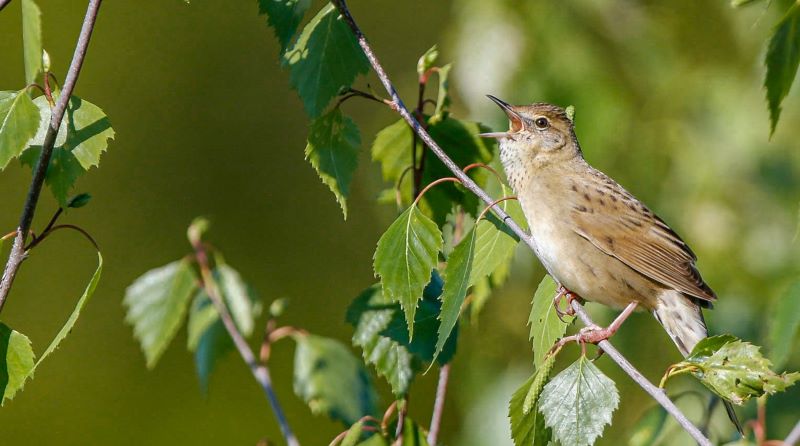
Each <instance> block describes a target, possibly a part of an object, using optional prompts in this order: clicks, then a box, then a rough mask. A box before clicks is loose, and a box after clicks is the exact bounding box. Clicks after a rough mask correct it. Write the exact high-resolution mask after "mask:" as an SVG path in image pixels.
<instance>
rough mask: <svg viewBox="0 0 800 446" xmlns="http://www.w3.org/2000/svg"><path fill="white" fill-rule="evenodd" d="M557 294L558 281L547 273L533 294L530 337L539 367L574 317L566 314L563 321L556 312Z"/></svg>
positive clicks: (536, 364) (535, 363)
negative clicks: (555, 299)
mask: <svg viewBox="0 0 800 446" xmlns="http://www.w3.org/2000/svg"><path fill="white" fill-rule="evenodd" d="M555 296H556V283H555V281H554V280H553V279H552V278H551V277H550V276H549V275H545V276H544V277H543V278H542V281H541V282H539V287H538V288H536V294H534V295H533V305H532V307H531V315H530V317H528V324H529V325H530V326H531V334H530V339H531V341H533V358H534V359H533V364H534V365H535V366H536V367H537V368H538V367H539V366H540V364H542V362H543V361H544V357H545V355H546V354H547V352H548V351H550V348H551V347H552V346H553V344H554V343H555V342H556V341H557V340H558V339H560V338H561V337H562V336H564V333H566V331H567V326H569V324H570V323H571V322H572V320H573V319H574V317H571V316H564V320H565V321H566V322H562V321H561V319H559V317H558V314H557V313H556V309H555V303H554V302H553V298H554V297H555Z"/></svg>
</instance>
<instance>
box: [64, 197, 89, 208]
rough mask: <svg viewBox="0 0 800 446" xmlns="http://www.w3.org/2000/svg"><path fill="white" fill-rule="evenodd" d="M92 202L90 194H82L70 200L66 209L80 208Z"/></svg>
mask: <svg viewBox="0 0 800 446" xmlns="http://www.w3.org/2000/svg"><path fill="white" fill-rule="evenodd" d="M91 200H92V196H91V194H87V193H82V194H78V195H75V196H74V197H72V198H70V199H69V201H68V202H67V207H68V208H72V209H77V208H82V207H84V206H86V205H87V204H89V202H90V201H91Z"/></svg>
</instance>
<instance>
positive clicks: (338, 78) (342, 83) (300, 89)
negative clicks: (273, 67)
mask: <svg viewBox="0 0 800 446" xmlns="http://www.w3.org/2000/svg"><path fill="white" fill-rule="evenodd" d="M283 62H284V63H285V64H286V65H287V66H288V67H289V82H290V83H291V84H292V87H293V88H294V89H295V90H297V93H298V94H299V95H300V98H301V99H302V100H303V104H304V105H305V107H306V112H307V113H308V115H309V116H311V117H312V118H315V117H317V116H319V115H321V114H322V112H323V111H324V110H325V107H326V106H327V105H328V103H329V102H330V101H331V99H333V97H334V96H336V95H337V94H339V92H340V91H342V89H345V88H349V87H350V86H351V85H352V84H353V81H354V80H355V78H356V76H358V75H359V74H362V73H366V72H367V70H368V69H369V62H368V61H367V58H366V57H365V56H364V53H363V52H362V51H361V48H360V47H359V46H358V42H356V39H355V37H354V36H353V33H352V32H351V31H350V29H349V28H348V27H347V25H346V24H345V23H344V22H343V21H342V20H341V18H340V17H339V13H338V12H337V11H336V9H335V8H334V7H333V5H327V6H325V7H324V8H322V10H321V11H320V12H319V13H318V14H317V15H316V16H315V17H314V18H313V19H311V21H310V22H309V23H308V24H307V25H306V27H305V28H303V31H302V32H301V33H300V36H299V37H298V38H297V42H296V43H295V44H294V46H293V47H292V49H290V50H289V51H287V52H286V54H285V55H284V56H283Z"/></svg>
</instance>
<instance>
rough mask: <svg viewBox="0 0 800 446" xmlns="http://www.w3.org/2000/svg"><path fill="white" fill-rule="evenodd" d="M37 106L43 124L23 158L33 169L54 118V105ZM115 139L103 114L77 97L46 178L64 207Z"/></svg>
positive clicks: (42, 101) (41, 103)
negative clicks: (70, 194) (72, 192)
mask: <svg viewBox="0 0 800 446" xmlns="http://www.w3.org/2000/svg"><path fill="white" fill-rule="evenodd" d="M33 102H34V104H36V106H37V107H38V108H39V114H40V116H41V122H40V125H39V129H38V131H36V135H35V136H34V137H33V139H32V140H31V141H30V147H29V148H28V149H27V150H26V151H25V152H24V153H23V154H22V156H21V157H20V161H22V163H23V164H26V165H28V166H30V167H31V168H33V167H34V166H35V165H36V163H37V162H38V160H39V155H40V153H41V149H42V145H43V144H44V138H45V134H46V133H47V128H48V126H49V123H50V115H51V112H50V104H49V103H48V102H47V99H46V98H45V97H44V96H39V97H37V98H36V99H34V100H33ZM112 138H114V129H112V128H111V122H110V121H109V120H108V117H107V116H106V115H105V113H103V110H101V109H100V108H99V107H97V106H96V105H94V104H91V103H90V102H88V101H85V100H83V99H81V98H79V97H77V96H72V97H70V99H69V104H68V106H67V110H66V113H64V119H63V120H62V121H61V127H59V129H58V134H57V136H56V141H55V146H54V149H53V155H52V158H51V159H50V164H49V165H48V167H47V173H46V176H45V181H46V182H47V185H48V186H50V190H51V191H52V192H53V195H54V196H55V197H56V199H57V200H58V203H59V204H60V205H61V207H67V206H68V202H67V199H68V197H69V193H70V190H71V189H72V186H73V185H74V184H75V181H76V180H77V179H78V177H80V176H81V175H83V173H84V172H86V171H87V170H89V168H91V167H92V166H97V165H99V164H100V155H101V154H102V153H103V152H105V151H106V149H107V148H108V139H112Z"/></svg>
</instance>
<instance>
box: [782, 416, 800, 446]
mask: <svg viewBox="0 0 800 446" xmlns="http://www.w3.org/2000/svg"><path fill="white" fill-rule="evenodd" d="M799 441H800V421H798V422H797V424H795V425H794V428H793V429H792V431H791V432H789V435H788V436H787V437H786V439H785V440H783V444H784V446H794V445H795V444H797V442H799Z"/></svg>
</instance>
